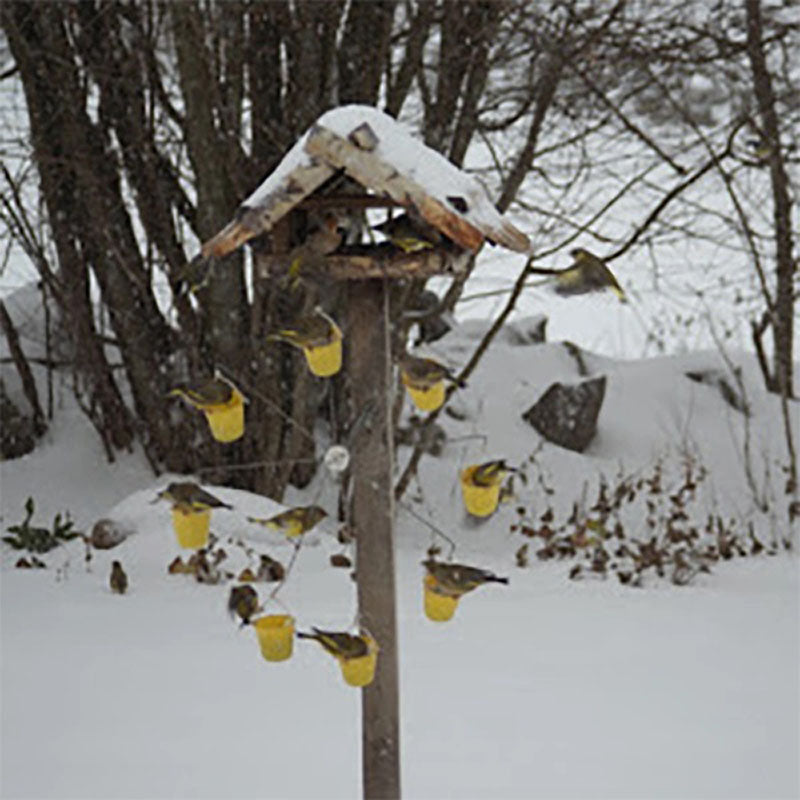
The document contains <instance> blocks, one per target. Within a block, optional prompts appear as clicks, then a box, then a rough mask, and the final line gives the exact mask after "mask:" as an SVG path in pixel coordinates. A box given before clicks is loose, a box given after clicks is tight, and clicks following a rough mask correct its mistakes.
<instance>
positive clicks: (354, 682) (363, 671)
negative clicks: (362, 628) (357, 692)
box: [336, 636, 378, 686]
mask: <svg viewBox="0 0 800 800" xmlns="http://www.w3.org/2000/svg"><path fill="white" fill-rule="evenodd" d="M365 639H366V642H367V647H368V648H369V649H368V651H367V654H366V655H363V656H358V657H357V658H344V657H342V656H336V660H337V661H338V662H339V666H340V667H341V668H342V677H343V678H344V681H345V683H347V684H349V685H350V686H368V685H369V684H370V683H372V679H373V678H374V677H375V667H376V665H377V663H378V643H377V642H376V641H375V640H374V639H373V638H372V637H371V636H366V637H365Z"/></svg>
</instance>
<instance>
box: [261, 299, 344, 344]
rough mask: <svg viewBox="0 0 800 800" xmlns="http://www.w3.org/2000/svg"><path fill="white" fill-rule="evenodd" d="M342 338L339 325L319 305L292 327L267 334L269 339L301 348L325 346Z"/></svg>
mask: <svg viewBox="0 0 800 800" xmlns="http://www.w3.org/2000/svg"><path fill="white" fill-rule="evenodd" d="M341 338H342V331H341V330H340V329H339V326H338V325H337V324H336V323H335V322H334V321H333V320H332V319H331V318H330V317H329V316H328V315H327V314H326V313H325V312H324V311H323V310H322V309H321V308H320V307H319V306H317V307H316V308H315V309H314V310H313V312H312V313H311V314H307V315H305V316H302V317H300V318H299V319H297V320H295V322H294V323H293V324H292V325H291V326H290V327H287V328H280V329H278V330H277V331H274V332H273V333H271V334H269V335H268V336H267V339H270V340H276V341H281V342H287V343H288V344H291V345H294V346H295V347H300V348H313V347H325V346H326V345H329V344H332V343H333V342H334V341H336V339H341Z"/></svg>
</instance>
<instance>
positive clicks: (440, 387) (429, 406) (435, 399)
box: [405, 380, 444, 411]
mask: <svg viewBox="0 0 800 800" xmlns="http://www.w3.org/2000/svg"><path fill="white" fill-rule="evenodd" d="M405 386H406V389H408V393H409V394H410V395H411V399H412V400H413V401H414V405H415V406H416V407H417V408H418V409H419V410H420V411H436V409H437V408H441V406H442V403H444V381H443V380H441V381H438V382H437V383H435V384H434V385H433V386H431V387H430V388H429V389H419V388H416V387H414V386H409V385H408V384H407V383H406V385H405Z"/></svg>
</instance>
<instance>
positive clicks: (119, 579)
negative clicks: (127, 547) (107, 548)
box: [108, 561, 128, 594]
mask: <svg viewBox="0 0 800 800" xmlns="http://www.w3.org/2000/svg"><path fill="white" fill-rule="evenodd" d="M108 585H109V586H110V587H111V591H112V592H114V594H125V592H127V591H128V576H127V575H126V574H125V570H124V569H122V564H120V563H119V561H112V562H111V577H110V578H109V579H108Z"/></svg>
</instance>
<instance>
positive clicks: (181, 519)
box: [172, 508, 211, 550]
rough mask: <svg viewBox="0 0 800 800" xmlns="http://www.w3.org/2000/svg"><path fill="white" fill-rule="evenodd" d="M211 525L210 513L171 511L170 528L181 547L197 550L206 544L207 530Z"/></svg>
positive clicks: (206, 511)
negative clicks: (172, 529) (173, 530)
mask: <svg viewBox="0 0 800 800" xmlns="http://www.w3.org/2000/svg"><path fill="white" fill-rule="evenodd" d="M210 525H211V511H210V510H208V509H207V510H205V511H183V510H182V509H180V508H173V509H172V527H173V528H174V529H175V536H177V537H178V544H179V545H180V546H181V547H187V548H191V549H193V550H197V549H198V548H200V547H205V546H206V545H207V544H208V529H209V527H210Z"/></svg>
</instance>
